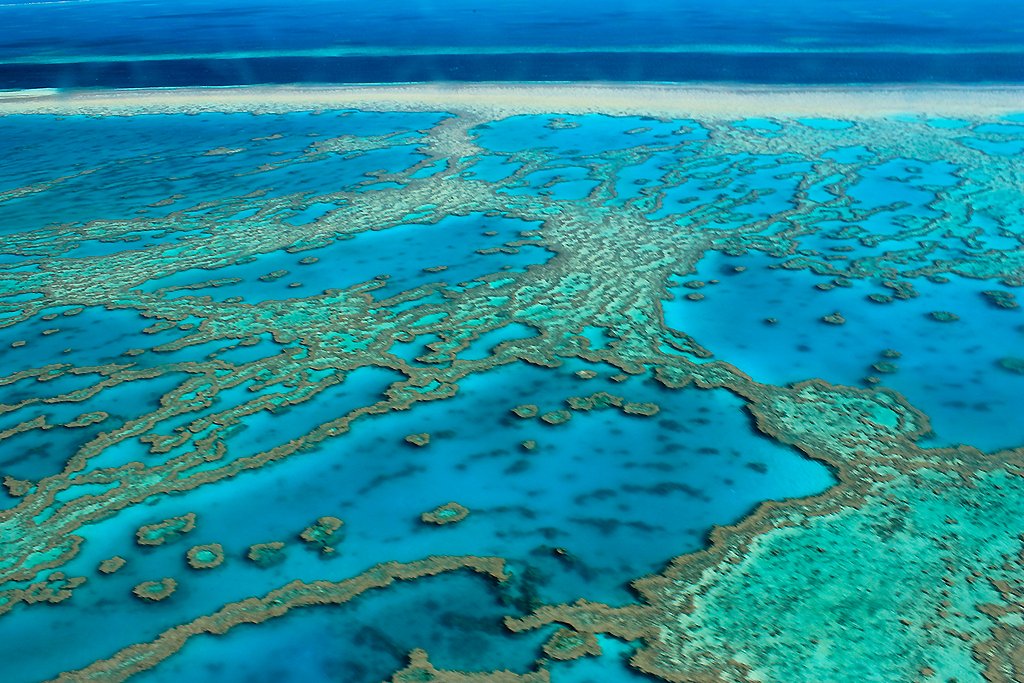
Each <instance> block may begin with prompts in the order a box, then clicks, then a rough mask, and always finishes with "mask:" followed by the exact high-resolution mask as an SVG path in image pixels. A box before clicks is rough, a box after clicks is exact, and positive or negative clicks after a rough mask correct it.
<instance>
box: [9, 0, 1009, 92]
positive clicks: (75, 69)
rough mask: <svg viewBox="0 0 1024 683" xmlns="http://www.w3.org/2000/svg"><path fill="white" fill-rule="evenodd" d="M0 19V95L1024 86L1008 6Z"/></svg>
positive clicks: (163, 8) (434, 1)
mask: <svg viewBox="0 0 1024 683" xmlns="http://www.w3.org/2000/svg"><path fill="white" fill-rule="evenodd" d="M0 27H2V29H0V88H38V87H98V86H101V87H142V86H147V87H159V86H184V85H239V84H253V83H295V82H303V83H370V82H372V83H394V82H410V81H430V80H446V81H495V80H497V81H581V80H582V81H595V80H610V81H721V82H734V81H740V82H750V83H771V84H783V83H822V84H826V83H829V84H833V83H834V84H849V83H879V82H893V81H904V82H906V81H910V82H956V83H970V82H975V83H976V82H1020V81H1021V80H1022V79H1024V54H1022V51H1021V47H1020V46H1021V42H1022V31H1024V5H1022V4H1021V3H1020V2H1017V1H1016V0H977V1H975V2H957V1H955V0H936V1H934V2H927V1H924V0H910V1H908V2H898V3H897V2H890V3H877V2H869V1H866V0H832V1H830V2H807V1H805V0H779V1H777V2H771V3H767V2H763V3H758V2H749V1H747V0H721V1H717V2H694V1H685V2H683V1H681V2H663V1H660V0H634V1H631V2H627V1H623V0H617V1H607V2H591V1H588V0H565V1H563V2H556V3H552V2H546V1H544V0H517V1H514V2H513V1H509V0H503V1H499V2H474V1H473V0H452V1H450V2H447V1H446V2H442V1H440V0H408V1H405V0H384V1H381V2H374V3H366V2H361V1H356V0H308V1H306V2H300V3H281V2H264V1H257V0H230V1H225V2H210V1H209V0H180V1H179V2H173V3H171V2H119V1H113V2H110V1H103V0H55V1H52V2H50V1H46V0H43V1H40V2H8V3H5V4H0ZM142 60H145V61H142Z"/></svg>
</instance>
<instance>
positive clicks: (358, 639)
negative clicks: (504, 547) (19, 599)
mask: <svg viewBox="0 0 1024 683" xmlns="http://www.w3.org/2000/svg"><path fill="white" fill-rule="evenodd" d="M489 581H491V579H489V578H485V577H481V576H472V575H470V573H469V572H468V570H466V571H462V572H459V573H456V574H442V575H440V576H436V577H428V578H425V579H420V580H417V581H415V582H411V583H401V582H399V583H397V584H395V585H394V586H392V587H390V588H388V589H387V590H384V591H369V592H367V593H366V594H364V595H362V596H360V597H358V598H356V599H355V600H354V601H352V602H351V603H349V604H346V605H342V606H334V605H330V606H322V607H312V608H303V609H301V610H296V611H295V612H294V613H292V614H289V615H288V616H286V617H283V618H279V619H274V620H272V621H269V622H267V623H264V624H261V625H260V626H258V627H252V626H248V625H243V626H240V627H238V628H235V629H232V630H231V631H229V632H228V633H227V634H226V635H225V636H206V635H204V636H200V637H197V638H193V639H192V640H191V641H190V642H189V643H188V644H187V645H186V646H185V649H184V650H183V651H182V656H181V657H177V658H173V659H171V660H169V661H167V662H166V663H164V664H161V665H160V666H158V667H157V668H155V669H153V670H151V671H148V672H145V673H143V674H142V675H140V676H138V677H137V680H139V681H141V682H143V683H164V682H166V683H171V682H173V681H180V680H183V679H185V678H194V677H197V676H198V677H207V676H208V677H210V678H223V677H224V676H225V675H229V676H230V679H231V680H238V681H250V682H253V683H256V682H263V683H271V682H276V681H295V682H300V681H319V680H338V681H352V682H356V681H367V682H370V681H384V680H390V677H391V675H392V674H393V673H394V672H395V671H397V670H399V669H402V668H403V667H405V665H406V663H407V653H408V652H409V651H411V650H413V649H415V648H421V649H425V650H426V651H427V652H428V653H429V655H430V660H431V663H433V664H434V665H435V666H437V667H438V668H439V669H455V670H466V671H477V670H490V669H510V670H512V671H518V672H525V671H527V670H529V669H530V668H531V667H532V665H533V659H534V653H535V652H537V651H538V650H539V648H540V645H541V642H542V641H543V637H544V635H546V634H545V633H544V631H540V632H533V633H528V634H522V635H511V634H509V632H508V631H507V630H506V629H505V627H504V624H503V623H502V619H503V617H504V615H505V614H506V612H507V609H508V608H507V606H506V605H503V604H502V603H501V602H500V600H499V596H498V595H497V591H495V590H494V589H493V588H492V587H491V586H490V585H489V583H488V582H489ZM225 669H230V674H226V673H225Z"/></svg>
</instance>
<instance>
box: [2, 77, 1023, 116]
mask: <svg viewBox="0 0 1024 683" xmlns="http://www.w3.org/2000/svg"><path fill="white" fill-rule="evenodd" d="M0 95H2V96H0V115H3V114H53V115H79V114H84V115H94V116H116V115H132V114H157V113H199V112H241V113H245V112H248V113H253V114H261V113H284V112H291V111H316V110H327V109H362V110H368V111H453V112H474V113H479V114H484V115H487V116H491V117H502V116H509V115H513V114H542V113H558V114H587V113H604V114H622V115H627V114H629V115H647V116H659V117H700V118H730V119H734V118H742V117H747V116H777V117H790V116H822V117H830V118H842V119H862V118H873V117H879V116H889V115H896V114H919V115H923V116H957V117H968V118H973V117H982V116H984V117H991V116H997V115H1003V114H1010V113H1019V112H1024V86H1015V85H971V86H956V85H886V86H871V87H866V86H856V87H852V86H851V87H823V86H787V87H778V86H761V85H720V84H708V85H702V84H648V83H603V84H602V83H473V84H464V83H414V84H395V85H312V86H311V85H261V86H237V87H236V86H232V87H197V88H144V89H128V90H68V91H58V90H53V89H40V90H21V91H8V92H5V93H0Z"/></svg>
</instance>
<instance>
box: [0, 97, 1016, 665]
mask: <svg viewBox="0 0 1024 683" xmlns="http://www.w3.org/2000/svg"><path fill="white" fill-rule="evenodd" d="M1022 111H1024V99H1022V97H1021V93H1020V91H1016V90H1014V89H1012V88H999V87H991V88H959V89H957V88H945V87H936V88H918V89H895V88H894V89H892V90H886V89H880V90H872V91H871V92H870V93H868V92H866V91H863V90H856V89H845V90H842V89H837V90H828V89H799V88H789V89H764V88H746V89H744V88H735V89H728V88H718V89H714V88H709V87H691V88H684V87H641V86H622V87H620V86H614V87H613V86H589V85H588V86H536V85H521V86H513V87H509V86H477V87H458V88H455V87H448V86H396V87H367V88H363V89H356V88H305V87H303V88H253V89H242V88H238V89H235V88H232V89H201V90H189V91H174V90H156V91H144V92H127V91H126V92H102V91H99V92H82V93H70V94H64V93H56V92H39V93H13V94H8V95H5V96H4V97H2V98H0V113H3V114H4V116H0V159H2V160H3V164H2V165H0V360H2V361H3V367H4V369H3V371H2V373H3V376H2V377H0V386H2V387H3V388H2V390H0V392H2V393H0V400H2V404H0V477H2V479H3V483H4V489H5V491H6V493H5V494H3V495H4V498H3V500H0V674H2V675H0V678H2V679H3V680H4V681H14V682H18V681H25V682H29V681H41V680H68V681H79V680H96V681H121V680H126V679H128V678H132V679H133V680H141V681H146V680H149V681H164V680H166V681H173V680H182V679H183V678H189V677H191V678H193V679H195V678H196V677H200V678H202V677H214V676H215V677H217V678H218V679H228V680H240V681H241V680H292V679H294V680H346V681H383V680H393V681H407V680H424V679H430V680H438V681H442V680H453V681H474V680H478V681H517V680H524V681H546V680H554V681H567V682H579V683H583V681H587V680H602V681H630V680H644V677H645V676H646V677H648V679H649V677H650V676H654V677H655V678H659V679H662V680H667V681H718V682H722V683H724V682H736V683H752V682H754V681H765V682H767V681H784V682H786V683H801V682H803V681H806V682H808V683H818V682H821V681H830V682H831V681H834V682H836V683H840V682H843V681H851V682H852V681H858V682H859V681H872V680H878V681H928V680H935V681H949V680H953V679H955V680H957V681H959V682H960V683H964V682H966V681H989V682H990V683H998V682H1003V681H1007V682H1009V681H1016V680H1021V678H1022V677H1024V661H1022V660H1021V654H1020V653H1021V652H1024V630H1022V627H1021V616H1022V613H1024V583H1022V577H1024V545H1022V543H1024V536H1022V534H1024V525H1022V524H1021V522H1020V511H1021V510H1022V509H1024V448H1022V447H1021V446H1022V444H1024V424H1021V423H1020V422H1019V420H1018V419H1017V416H1018V414H1019V409H1020V405H1021V404H1020V400H1019V396H1020V395H1021V391H1022V390H1024V374H1022V373H1021V372H1020V371H1019V367H1020V365H1021V364H1022V363H1024V360H1022V358H1024V352H1021V350H1020V349H1021V348H1022V341H1024V339H1022V337H1024V317H1022V316H1024V313H1022V310H1021V308H1020V306H1019V304H1018V297H1017V294H1018V293H1019V292H1018V290H1019V288H1020V287H1022V286H1024V262H1022V256H1021V255H1022V254H1024V249H1022V241H1024V195H1022V193H1021V188H1022V187H1024V162H1022V153H1024V114H1022V113H1021V112H1022ZM128 114H130V116H128ZM306 607H314V609H305V608H306ZM428 653H429V654H428Z"/></svg>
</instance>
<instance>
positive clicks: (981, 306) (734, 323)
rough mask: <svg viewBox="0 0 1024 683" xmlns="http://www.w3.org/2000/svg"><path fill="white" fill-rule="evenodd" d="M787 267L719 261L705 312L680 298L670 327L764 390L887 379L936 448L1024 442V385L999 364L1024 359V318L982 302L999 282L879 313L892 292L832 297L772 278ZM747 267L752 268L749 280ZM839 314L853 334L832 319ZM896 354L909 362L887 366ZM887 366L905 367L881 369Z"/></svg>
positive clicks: (668, 311) (679, 293) (861, 287)
mask: <svg viewBox="0 0 1024 683" xmlns="http://www.w3.org/2000/svg"><path fill="white" fill-rule="evenodd" d="M778 263H779V261H778V260H777V259H772V258H770V257H767V256H762V255H755V254H748V255H747V256H743V257H740V258H729V257H725V256H723V255H721V254H719V253H714V252H713V253H710V254H708V255H707V256H706V257H705V258H704V259H703V260H702V261H701V263H700V264H699V268H698V271H697V273H696V274H695V275H694V277H695V278H699V279H714V278H719V279H720V280H721V282H720V284H718V285H714V286H709V287H705V288H704V289H702V290H701V292H702V293H703V294H704V298H703V299H702V300H700V301H696V302H694V301H688V300H686V299H684V298H682V297H683V295H684V294H686V293H688V292H689V291H690V290H688V289H686V288H684V287H681V286H680V287H677V288H675V289H673V293H674V295H675V296H676V300H675V301H671V302H668V303H666V304H665V317H666V322H667V324H668V325H669V326H670V327H673V328H675V329H678V330H680V331H683V332H685V333H686V334H688V335H690V336H692V337H693V338H694V339H696V341H697V342H698V343H700V344H701V345H703V346H705V347H706V348H707V349H709V350H710V351H712V352H713V353H715V355H716V356H717V357H719V358H722V359H728V360H729V362H731V363H733V364H735V365H736V366H738V367H739V368H741V369H742V370H743V371H744V372H746V373H748V374H750V375H751V376H752V377H753V378H754V379H756V380H758V381H761V382H767V383H771V384H787V383H790V382H796V381H800V380H805V379H810V378H812V377H820V378H823V379H825V380H828V381H830V382H835V383H839V384H847V385H862V383H863V381H864V379H865V378H866V377H868V376H877V377H879V378H880V380H881V383H882V384H883V385H884V386H888V387H891V388H893V389H896V390H897V391H900V392H902V393H903V394H905V395H906V396H907V398H908V399H909V400H910V401H911V403H912V404H913V405H915V406H916V407H918V408H920V409H922V410H923V411H924V412H925V413H926V414H928V415H929V417H930V418H931V419H932V427H933V430H934V431H935V433H936V439H935V440H934V441H930V442H929V443H931V444H933V445H939V444H943V445H948V444H953V443H970V444H973V445H976V446H979V447H981V448H985V449H997V448H1001V447H1010V446H1014V445H1016V444H1019V443H1022V442H1024V428H1022V427H1021V425H1020V422H1019V421H1017V420H1016V419H1015V417H1014V416H1015V415H1016V413H1017V407H1018V404H1019V401H1018V398H1017V397H1018V396H1019V395H1020V392H1021V391H1024V375H1021V374H1016V373H1013V372H1010V371H1007V370H1006V369H1004V368H1003V367H1001V366H1000V364H999V361H1000V359H1002V358H1006V357H1015V356H1019V355H1020V351H1019V350H1020V348H1021V344H1022V343H1024V336H1022V333H1021V327H1020V326H1021V324H1022V323H1024V317H1022V313H1021V311H1020V309H1002V308H998V307H996V306H993V305H992V304H991V303H990V302H989V301H988V299H987V297H985V296H984V295H982V292H983V291H986V290H990V289H993V288H995V289H999V287H998V286H996V285H995V284H994V283H992V282H986V281H980V280H969V279H966V278H959V277H956V278H954V280H953V281H952V282H950V283H947V284H938V283H935V282H931V281H928V280H917V281H915V283H914V285H915V288H916V289H917V291H918V294H919V296H917V297H916V298H913V299H910V300H907V301H902V300H895V301H893V302H892V303H889V304H878V303H875V302H873V301H871V300H869V299H868V298H867V296H868V295H869V294H872V293H877V292H879V291H880V290H882V288H881V287H879V284H878V283H877V282H874V281H871V280H869V281H862V280H858V281H854V282H852V283H851V285H850V286H849V287H836V288H834V289H830V290H828V291H824V292H823V291H821V290H819V289H817V288H815V285H816V284H820V283H827V282H828V278H825V277H822V276H819V275H814V274H813V273H812V272H811V271H809V270H799V271H791V270H778V269H775V270H773V269H771V268H770V266H771V265H773V264H778ZM736 266H745V267H746V270H744V271H743V272H740V273H737V272H736V271H735V270H734V268H735V267H736ZM883 291H884V290H883ZM836 311H838V312H839V313H841V315H842V316H843V318H844V319H845V323H844V324H841V325H832V324H828V323H826V322H825V321H824V320H823V318H824V317H825V316H828V315H830V314H832V313H834V312H836ZM933 311H950V312H953V313H955V314H956V315H957V316H959V320H957V321H956V322H952V323H941V322H937V321H936V320H935V319H934V318H933V317H932V316H931V313H932V312H933ZM894 316H897V317H898V319H899V324H898V325H897V324H893V320H894ZM768 318H773V319H775V320H776V321H777V322H775V323H769V322H766V319H768ZM886 349H892V350H895V351H898V352H900V353H901V354H902V357H901V358H898V359H887V358H885V357H883V356H882V352H883V351H885V350H886ZM886 362H891V363H892V364H894V365H895V367H896V368H897V369H896V370H894V371H892V372H882V371H879V370H878V369H877V368H876V367H874V366H875V364H876V363H886ZM882 367H883V368H884V369H888V366H887V365H883V366H882Z"/></svg>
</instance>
